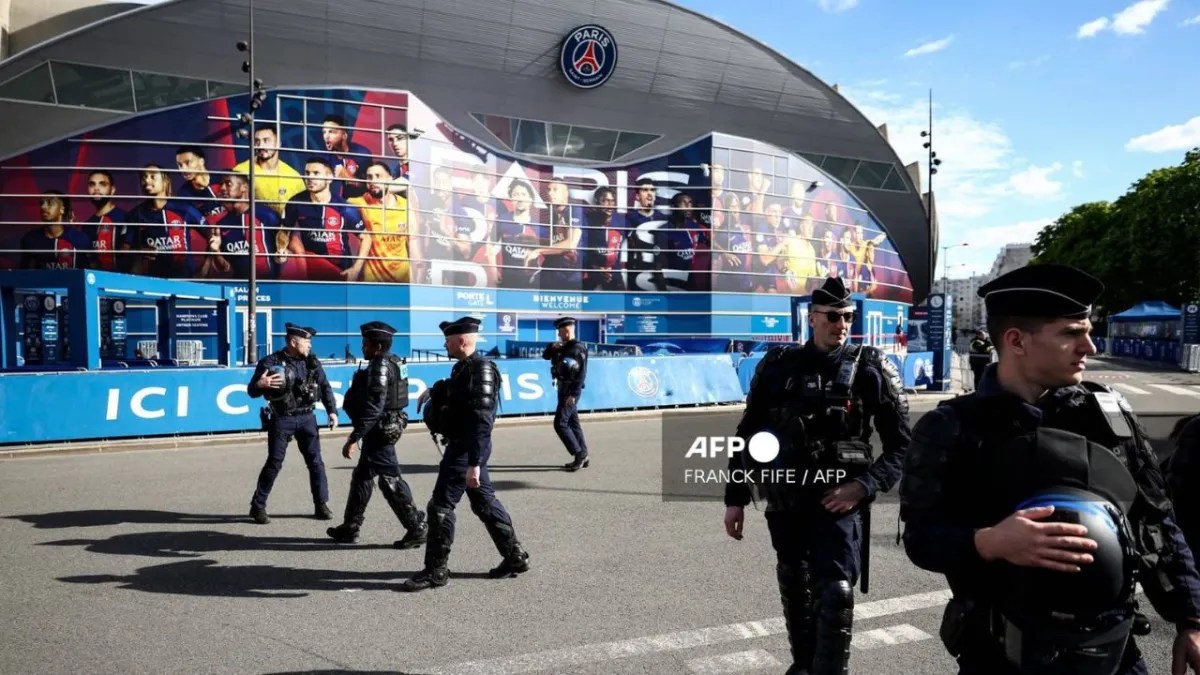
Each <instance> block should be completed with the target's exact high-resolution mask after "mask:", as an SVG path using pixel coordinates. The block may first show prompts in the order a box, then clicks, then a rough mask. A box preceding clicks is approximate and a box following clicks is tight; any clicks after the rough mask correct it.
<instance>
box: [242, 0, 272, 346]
mask: <svg viewBox="0 0 1200 675" xmlns="http://www.w3.org/2000/svg"><path fill="white" fill-rule="evenodd" d="M246 10H247V14H248V16H249V21H248V29H249V35H248V36H247V40H246V41H242V42H238V43H237V49H238V51H239V52H246V60H245V61H243V62H242V72H244V73H246V76H247V79H248V81H249V84H250V89H249V90H250V109H249V110H248V111H246V112H244V113H242V114H241V115H238V121H239V122H241V123H242V125H243V126H242V127H241V128H240V129H238V130H237V135H238V137H239V138H246V139H249V142H248V145H249V147H250V157H249V161H248V162H247V166H248V171H249V174H250V175H249V176H248V177H247V179H246V180H247V184H248V189H249V191H250V225H249V232H248V233H247V236H248V238H249V240H250V250H249V253H250V274H249V278H248V279H247V289H246V290H247V295H248V296H249V297H248V298H247V307H246V363H247V364H252V363H256V362H258V336H257V332H258V331H257V327H258V218H257V214H256V209H257V202H256V195H255V192H254V174H255V168H256V164H257V161H256V160H257V158H256V157H255V152H254V114H255V111H257V110H258V109H259V108H261V107H262V105H263V103H264V102H265V101H266V99H267V93H266V91H265V90H264V88H263V82H262V80H260V79H258V78H256V77H255V76H254V0H246ZM264 253H266V252H264ZM267 255H269V254H267Z"/></svg>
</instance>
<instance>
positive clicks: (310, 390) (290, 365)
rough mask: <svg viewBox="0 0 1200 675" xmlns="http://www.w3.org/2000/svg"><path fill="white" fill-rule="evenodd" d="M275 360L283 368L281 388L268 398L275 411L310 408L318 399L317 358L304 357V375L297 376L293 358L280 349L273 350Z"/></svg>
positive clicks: (285, 412)
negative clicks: (276, 393)
mask: <svg viewBox="0 0 1200 675" xmlns="http://www.w3.org/2000/svg"><path fill="white" fill-rule="evenodd" d="M274 356H275V362H276V363H277V364H278V365H279V366H281V367H282V368H283V369H284V378H283V381H284V385H283V390H282V391H281V392H280V393H279V394H278V395H275V396H273V397H270V398H269V399H268V400H269V401H270V403H271V407H272V408H273V409H274V410H275V412H276V413H278V414H281V415H292V414H295V413H298V412H302V411H304V410H311V409H312V408H313V407H315V406H316V404H317V401H319V400H320V392H319V391H318V387H317V358H316V357H315V356H313V355H312V354H309V355H308V356H307V357H305V359H304V365H305V369H304V370H305V373H304V377H303V378H301V377H299V374H300V373H299V369H298V368H297V367H296V362H295V360H294V359H291V358H288V356H287V354H285V353H284V352H283V351H282V350H281V351H278V352H275V354H274Z"/></svg>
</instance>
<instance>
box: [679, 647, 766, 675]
mask: <svg viewBox="0 0 1200 675" xmlns="http://www.w3.org/2000/svg"><path fill="white" fill-rule="evenodd" d="M782 665H783V664H782V663H780V662H779V659H777V658H775V657H774V656H771V652H768V651H767V650H765V649H753V650H750V651H748V652H734V653H732V654H721V655H720V656H706V657H704V658H702V659H692V660H691V661H688V662H687V667H688V671H690V672H692V673H695V674H696V675H716V674H717V673H740V672H744V671H747V670H756V669H758V668H774V667H778V666H782Z"/></svg>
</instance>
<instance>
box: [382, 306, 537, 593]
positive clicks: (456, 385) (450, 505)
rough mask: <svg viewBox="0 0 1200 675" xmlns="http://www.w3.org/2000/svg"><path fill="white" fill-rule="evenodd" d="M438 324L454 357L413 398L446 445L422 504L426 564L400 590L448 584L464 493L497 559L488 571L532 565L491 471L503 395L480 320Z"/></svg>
mask: <svg viewBox="0 0 1200 675" xmlns="http://www.w3.org/2000/svg"><path fill="white" fill-rule="evenodd" d="M439 327H440V328H441V330H442V333H443V334H444V335H445V336H446V352H447V353H448V354H449V355H450V357H451V358H453V359H455V360H457V361H458V363H455V364H454V367H453V368H452V369H451V370H450V377H449V378H448V379H445V380H440V381H438V382H436V383H434V385H433V386H431V387H429V389H426V390H425V391H424V392H422V393H421V396H420V398H418V399H417V410H418V412H419V411H420V410H421V408H422V406H424V407H425V412H424V420H425V424H426V426H427V427H428V428H429V430H430V433H432V434H435V436H436V435H441V436H443V437H444V438H445V440H446V448H445V451H444V452H443V454H442V461H441V464H440V465H439V466H438V476H437V482H436V483H435V484H434V487H433V496H432V497H431V498H430V500H429V505H428V507H427V514H428V522H429V539H428V542H427V543H426V545H425V568H424V569H423V570H422V571H420V572H418V573H417V574H416V575H414V576H413V577H412V578H410V579H408V580H407V581H405V582H404V584H402V585H401V587H400V590H403V591H420V590H424V589H426V588H432V587H437V586H445V585H446V584H447V583H448V582H449V580H450V571H449V568H448V567H447V565H448V564H449V561H450V548H451V546H452V545H453V543H454V524H455V513H454V509H455V506H457V505H458V502H459V501H460V500H461V499H462V497H463V493H464V492H465V493H466V495H467V500H468V501H470V503H471V511H472V512H473V513H474V514H475V515H476V516H478V518H479V520H480V521H482V522H483V526H484V527H485V528H486V529H487V532H488V535H489V536H491V538H492V543H493V544H495V546H496V550H497V551H499V552H500V556H501V557H502V560H501V563H500V565H498V566H497V567H495V568H493V569H492V570H491V571H490V572H489V576H491V577H492V578H497V579H498V578H503V577H509V576H515V575H517V574H520V573H522V572H525V571H527V570H528V569H529V554H528V553H526V552H525V550H524V548H522V546H521V542H520V541H519V540H518V539H517V533H516V530H515V529H514V528H513V522H512V518H511V517H510V516H509V515H508V512H507V511H506V510H505V509H504V505H503V504H501V503H500V500H499V499H497V498H496V493H495V491H494V490H493V489H492V481H491V478H490V477H489V476H488V469H487V463H488V460H489V459H490V458H491V454H492V425H493V423H494V422H495V419H496V408H497V405H498V403H499V400H500V385H501V380H500V370H499V368H497V367H496V364H495V363H493V362H492V361H491V360H490V359H485V358H484V357H483V356H482V355H480V354H479V352H477V351H475V341H476V340H477V339H478V333H479V319H475V318H472V317H463V318H461V319H458V320H456V321H453V322H451V321H443V322H442V323H441V324H440V325H439Z"/></svg>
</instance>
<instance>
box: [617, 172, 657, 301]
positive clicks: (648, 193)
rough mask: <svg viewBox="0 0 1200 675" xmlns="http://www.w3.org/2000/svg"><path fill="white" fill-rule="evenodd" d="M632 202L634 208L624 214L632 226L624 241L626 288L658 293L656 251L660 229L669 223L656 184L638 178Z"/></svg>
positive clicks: (646, 179)
mask: <svg viewBox="0 0 1200 675" xmlns="http://www.w3.org/2000/svg"><path fill="white" fill-rule="evenodd" d="M633 201H634V205H635V207H634V209H633V210H631V211H630V212H629V213H627V214H626V215H625V222H626V223H627V224H628V225H629V230H628V233H627V235H626V239H625V269H626V273H625V286H626V288H628V289H629V290H631V291H654V290H658V281H656V279H657V278H658V272H657V270H658V261H657V259H656V256H655V251H654V249H655V247H656V246H657V245H658V244H657V242H658V235H657V230H659V229H661V228H662V227H663V226H664V225H665V224H666V220H667V217H666V215H664V214H663V213H662V212H661V211H659V209H658V206H657V203H658V190H657V188H656V186H655V185H654V181H653V180H651V179H649V178H639V179H638V181H637V183H636V185H635V187H634V194H633ZM639 278H640V279H641V283H640V284H639V283H638V279H639Z"/></svg>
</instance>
